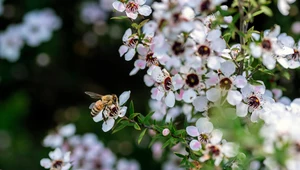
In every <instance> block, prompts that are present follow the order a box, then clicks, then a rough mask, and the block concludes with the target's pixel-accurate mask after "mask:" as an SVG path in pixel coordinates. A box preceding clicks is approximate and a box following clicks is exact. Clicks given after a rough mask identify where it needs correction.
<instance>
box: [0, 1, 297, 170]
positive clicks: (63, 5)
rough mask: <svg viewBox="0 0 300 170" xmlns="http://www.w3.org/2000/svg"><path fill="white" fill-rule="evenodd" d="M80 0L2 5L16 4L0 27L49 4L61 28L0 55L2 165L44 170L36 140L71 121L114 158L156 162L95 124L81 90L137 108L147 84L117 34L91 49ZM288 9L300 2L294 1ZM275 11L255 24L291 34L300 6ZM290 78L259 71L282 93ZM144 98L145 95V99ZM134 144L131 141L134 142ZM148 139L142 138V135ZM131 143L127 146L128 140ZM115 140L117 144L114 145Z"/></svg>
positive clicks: (127, 133)
mask: <svg viewBox="0 0 300 170" xmlns="http://www.w3.org/2000/svg"><path fill="white" fill-rule="evenodd" d="M82 2H83V1H80V0H64V1H57V0H43V1H39V0H5V1H4V4H5V6H6V7H7V6H9V7H13V8H14V15H13V16H12V17H10V18H4V17H0V32H1V31H4V30H5V29H6V28H7V26H8V25H9V24H13V23H20V22H21V21H22V16H23V15H24V14H25V13H27V12H29V11H31V10H35V9H43V8H45V7H49V8H52V9H53V10H54V11H55V12H56V14H57V15H58V16H59V17H61V19H62V27H61V29H60V30H58V31H55V32H54V34H53V37H52V39H51V40H50V41H48V42H45V43H42V44H41V45H40V46H39V47H35V48H34V47H29V46H25V47H24V48H23V49H22V51H21V56H20V59H19V60H18V61H17V62H15V63H10V62H8V61H7V60H3V59H1V60H0V77H1V81H0V169H3V170H17V169H21V168H22V169H25V170H26V169H30V170H35V169H43V168H42V167H40V165H39V161H40V159H42V158H44V157H47V156H48V152H49V151H50V149H48V148H43V147H42V140H43V138H44V137H45V136H46V135H47V133H48V131H49V130H50V129H53V128H55V127H56V125H59V124H64V123H70V122H73V123H75V124H76V126H77V133H79V134H83V133H87V132H93V133H96V134H97V135H98V136H99V139H100V140H102V141H103V142H104V143H105V144H106V146H108V147H110V148H111V149H112V150H113V151H115V153H116V154H117V155H118V156H120V157H126V158H134V159H136V160H138V161H139V162H140V164H141V167H142V169H159V167H160V166H161V165H160V163H159V162H155V161H153V160H152V155H151V151H150V149H148V148H147V146H143V144H142V146H137V144H136V141H137V140H136V137H137V135H138V134H137V133H136V132H135V131H134V130H132V129H129V128H127V129H126V130H124V131H122V132H119V133H116V134H114V135H111V134H110V133H103V132H102V130H101V123H94V122H93V120H92V119H91V118H90V114H89V112H90V110H89V109H88V107H89V105H90V103H91V102H93V100H92V99H90V98H89V97H88V96H86V95H85V94H84V91H94V92H97V93H100V94H112V93H115V94H117V95H120V94H121V93H122V92H123V91H126V90H131V99H132V100H133V101H134V104H135V110H136V111H138V112H141V113H146V112H148V106H147V100H148V98H150V88H147V87H146V86H145V85H144V83H143V73H144V72H143V71H141V72H139V73H138V74H137V75H136V76H129V72H130V71H131V70H132V68H133V61H130V62H126V61H125V60H124V59H123V58H120V57H119V53H118V48H119V46H120V45H121V44H122V40H121V37H119V39H112V38H110V37H109V36H108V35H104V36H99V37H98V44H97V45H96V46H95V47H93V48H89V47H87V46H85V45H84V43H83V41H82V37H83V34H84V33H85V32H87V31H91V26H90V25H86V24H83V23H82V22H81V21H80V19H79V11H80V5H81V3H82ZM296 3H298V4H295V5H294V7H293V8H292V10H298V9H296V6H299V5H300V4H299V2H296ZM272 9H273V11H274V17H272V18H269V17H267V16H259V17H257V18H256V22H255V23H254V24H253V25H254V26H255V29H256V30H259V31H261V30H264V29H267V28H270V27H271V26H272V25H273V24H274V23H277V24H278V25H280V26H281V27H282V32H287V33H288V34H290V35H293V36H294V37H295V39H296V40H298V38H299V35H295V34H293V33H292V32H291V30H290V26H291V24H292V23H293V22H294V21H299V20H300V16H299V13H298V11H296V12H295V14H293V15H292V16H287V17H285V16H282V15H281V14H280V13H279V12H278V10H277V8H276V5H272ZM108 24H118V25H119V26H120V27H121V30H122V33H121V35H123V33H124V32H125V30H126V28H127V27H128V26H129V23H128V22H120V21H111V20H108ZM40 53H46V54H48V55H49V56H50V60H51V61H50V64H49V65H47V66H46V67H41V66H39V65H37V64H36V56H37V55H38V54H40ZM290 72H291V74H292V80H291V81H287V80H285V79H283V78H274V77H267V76H264V77H263V79H265V80H266V81H274V82H275V83H278V84H280V85H282V86H283V87H285V88H287V89H288V91H287V92H286V93H284V94H285V95H287V96H289V97H291V98H295V97H297V96H298V97H299V96H300V91H299V87H300V83H299V80H300V73H299V70H298V71H294V70H291V71H290ZM148 96H149V97H148ZM124 141H125V144H126V145H125V146H128V145H130V146H129V148H130V147H131V148H132V150H131V151H130V152H126V153H124V152H122V149H118V148H122V146H123V145H124ZM133 141H134V142H135V143H134V142H133ZM145 141H147V139H146V140H145ZM128 143H129V144H128ZM116 145H118V147H115V146H116Z"/></svg>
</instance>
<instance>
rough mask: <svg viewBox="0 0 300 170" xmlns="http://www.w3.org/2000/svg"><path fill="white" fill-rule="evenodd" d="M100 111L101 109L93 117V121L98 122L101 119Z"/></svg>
mask: <svg viewBox="0 0 300 170" xmlns="http://www.w3.org/2000/svg"><path fill="white" fill-rule="evenodd" d="M102 112H103V109H102V110H101V111H100V112H99V113H98V114H97V115H96V116H94V117H93V120H94V122H100V121H101V120H103V115H102Z"/></svg>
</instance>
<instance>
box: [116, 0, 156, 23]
mask: <svg viewBox="0 0 300 170" xmlns="http://www.w3.org/2000/svg"><path fill="white" fill-rule="evenodd" d="M145 3H146V0H118V1H115V2H114V3H113V4H112V5H113V7H114V9H115V10H117V11H119V12H124V11H125V13H126V15H127V17H129V18H131V19H136V18H137V17H138V15H139V14H140V15H143V16H149V15H150V14H151V12H152V9H151V8H150V6H148V5H145Z"/></svg>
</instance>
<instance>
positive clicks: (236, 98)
mask: <svg viewBox="0 0 300 170" xmlns="http://www.w3.org/2000/svg"><path fill="white" fill-rule="evenodd" d="M242 98H243V96H242V94H241V93H240V92H239V91H237V90H229V91H228V94H227V101H228V103H229V104H231V105H233V106H235V105H237V104H239V103H240V102H241V101H242Z"/></svg>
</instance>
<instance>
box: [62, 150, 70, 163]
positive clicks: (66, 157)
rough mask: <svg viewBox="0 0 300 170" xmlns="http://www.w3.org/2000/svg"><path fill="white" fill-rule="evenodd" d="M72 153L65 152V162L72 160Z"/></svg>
mask: <svg viewBox="0 0 300 170" xmlns="http://www.w3.org/2000/svg"><path fill="white" fill-rule="evenodd" d="M70 155H71V152H67V153H65V155H64V162H70Z"/></svg>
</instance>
